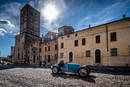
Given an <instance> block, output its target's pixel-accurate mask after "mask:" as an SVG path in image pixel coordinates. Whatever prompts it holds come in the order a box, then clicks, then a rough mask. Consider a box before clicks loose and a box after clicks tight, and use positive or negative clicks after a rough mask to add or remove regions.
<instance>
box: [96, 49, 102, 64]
mask: <svg viewBox="0 0 130 87" xmlns="http://www.w3.org/2000/svg"><path fill="white" fill-rule="evenodd" d="M95 63H101V51H100V50H99V49H97V50H96V51H95Z"/></svg>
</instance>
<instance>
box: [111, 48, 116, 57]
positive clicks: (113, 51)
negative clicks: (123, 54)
mask: <svg viewBox="0 0 130 87" xmlns="http://www.w3.org/2000/svg"><path fill="white" fill-rule="evenodd" d="M111 56H117V48H111Z"/></svg>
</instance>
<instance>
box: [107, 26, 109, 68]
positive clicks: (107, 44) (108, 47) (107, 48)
mask: <svg viewBox="0 0 130 87" xmlns="http://www.w3.org/2000/svg"><path fill="white" fill-rule="evenodd" d="M106 49H107V62H108V63H107V64H108V66H109V58H108V51H109V46H108V24H106Z"/></svg>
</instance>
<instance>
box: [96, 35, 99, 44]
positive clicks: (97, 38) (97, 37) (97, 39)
mask: <svg viewBox="0 0 130 87" xmlns="http://www.w3.org/2000/svg"><path fill="white" fill-rule="evenodd" d="M96 43H100V35H98V36H96Z"/></svg>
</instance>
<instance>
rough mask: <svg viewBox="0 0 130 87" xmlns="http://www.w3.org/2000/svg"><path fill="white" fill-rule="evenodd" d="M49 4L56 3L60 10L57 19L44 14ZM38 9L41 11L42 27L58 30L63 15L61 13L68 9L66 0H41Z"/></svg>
mask: <svg viewBox="0 0 130 87" xmlns="http://www.w3.org/2000/svg"><path fill="white" fill-rule="evenodd" d="M49 4H51V5H54V6H55V8H56V9H57V11H58V16H57V17H56V18H55V20H48V19H47V18H45V16H44V15H42V14H44V12H45V11H44V8H45V7H46V6H47V5H49ZM38 9H39V11H40V13H41V22H40V23H41V29H42V30H43V31H57V29H58V27H59V25H60V18H61V17H62V15H61V14H62V12H63V11H64V10H65V9H66V4H65V2H64V0H39V2H38Z"/></svg>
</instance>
